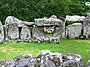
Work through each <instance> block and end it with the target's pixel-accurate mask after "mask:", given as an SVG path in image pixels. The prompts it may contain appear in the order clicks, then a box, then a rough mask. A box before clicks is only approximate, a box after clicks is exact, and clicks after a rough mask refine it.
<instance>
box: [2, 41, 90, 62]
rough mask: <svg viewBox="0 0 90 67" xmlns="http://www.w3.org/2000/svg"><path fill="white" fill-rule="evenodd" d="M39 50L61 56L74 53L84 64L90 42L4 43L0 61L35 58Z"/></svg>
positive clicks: (88, 56)
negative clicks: (27, 55) (26, 55)
mask: <svg viewBox="0 0 90 67" xmlns="http://www.w3.org/2000/svg"><path fill="white" fill-rule="evenodd" d="M41 50H50V51H52V52H59V53H62V54H66V53H76V54H80V55H81V56H82V57H83V62H84V63H86V62H87V61H88V60H89V59H90V40H61V43H60V44H55V43H50V44H49V43H16V44H13V43H12V42H5V43H4V44H2V45H0V59H9V58H14V57H15V56H18V55H22V54H32V55H33V56H37V55H38V53H39V52H40V51H41Z"/></svg>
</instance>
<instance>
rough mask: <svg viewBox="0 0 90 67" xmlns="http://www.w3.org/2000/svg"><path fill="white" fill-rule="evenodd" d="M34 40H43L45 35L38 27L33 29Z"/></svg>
mask: <svg viewBox="0 0 90 67" xmlns="http://www.w3.org/2000/svg"><path fill="white" fill-rule="evenodd" d="M32 34H33V38H42V37H44V33H43V32H41V31H40V30H39V29H38V28H37V27H36V26H34V27H33V28H32Z"/></svg>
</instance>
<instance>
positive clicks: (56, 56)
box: [49, 53, 63, 67]
mask: <svg viewBox="0 0 90 67" xmlns="http://www.w3.org/2000/svg"><path fill="white" fill-rule="evenodd" d="M49 60H51V61H52V62H53V63H54V64H55V66H56V67H59V66H60V67H61V66H62V64H63V59H62V54H61V53H52V54H51V55H50V57H49Z"/></svg>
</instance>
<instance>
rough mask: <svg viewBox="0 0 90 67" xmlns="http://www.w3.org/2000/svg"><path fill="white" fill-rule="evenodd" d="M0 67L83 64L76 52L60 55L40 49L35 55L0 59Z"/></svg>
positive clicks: (49, 66)
mask: <svg viewBox="0 0 90 67" xmlns="http://www.w3.org/2000/svg"><path fill="white" fill-rule="evenodd" d="M89 66H90V65H89ZM0 67H84V64H83V63H82V57H81V56H80V55H78V54H64V55H62V54H61V53H52V52H50V51H49V50H42V51H41V52H40V53H39V55H37V56H36V57H33V56H32V55H31V54H24V55H20V56H17V57H15V58H14V59H13V60H12V59H9V60H1V61H0Z"/></svg>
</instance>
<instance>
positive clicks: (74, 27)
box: [66, 23, 82, 39]
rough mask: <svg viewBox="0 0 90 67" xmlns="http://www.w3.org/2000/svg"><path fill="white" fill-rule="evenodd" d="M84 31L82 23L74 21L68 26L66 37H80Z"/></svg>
mask: <svg viewBox="0 0 90 67" xmlns="http://www.w3.org/2000/svg"><path fill="white" fill-rule="evenodd" d="M81 31H82V24H81V23H74V24H71V25H69V26H67V28H66V37H67V38H73V39H75V38H79V36H80V35H81Z"/></svg>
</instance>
